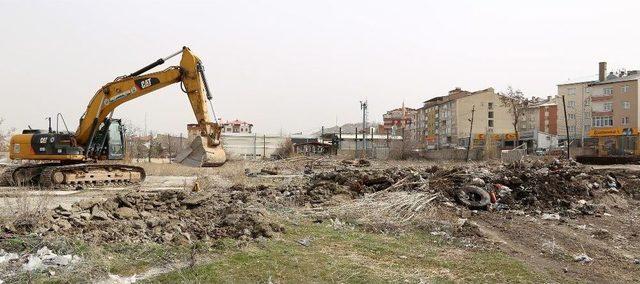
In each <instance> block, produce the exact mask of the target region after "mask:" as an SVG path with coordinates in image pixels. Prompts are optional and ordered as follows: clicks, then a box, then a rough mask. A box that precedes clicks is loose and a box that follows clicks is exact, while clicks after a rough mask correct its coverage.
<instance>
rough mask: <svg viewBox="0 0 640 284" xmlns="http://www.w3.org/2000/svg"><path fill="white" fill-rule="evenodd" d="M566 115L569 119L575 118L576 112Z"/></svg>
mask: <svg viewBox="0 0 640 284" xmlns="http://www.w3.org/2000/svg"><path fill="white" fill-rule="evenodd" d="M567 116H568V117H569V119H576V114H575V113H569V114H567Z"/></svg>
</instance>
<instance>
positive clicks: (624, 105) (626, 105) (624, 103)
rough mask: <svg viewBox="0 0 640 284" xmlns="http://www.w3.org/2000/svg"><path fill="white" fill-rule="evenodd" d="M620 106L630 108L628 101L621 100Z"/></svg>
mask: <svg viewBox="0 0 640 284" xmlns="http://www.w3.org/2000/svg"><path fill="white" fill-rule="evenodd" d="M622 108H624V109H630V108H631V103H629V102H622Z"/></svg>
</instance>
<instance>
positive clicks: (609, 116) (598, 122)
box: [588, 70, 640, 155]
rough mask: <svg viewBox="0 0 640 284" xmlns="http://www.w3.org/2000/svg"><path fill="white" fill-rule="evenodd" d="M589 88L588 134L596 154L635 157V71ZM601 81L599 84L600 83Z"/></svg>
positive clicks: (636, 135) (607, 79)
mask: <svg viewBox="0 0 640 284" xmlns="http://www.w3.org/2000/svg"><path fill="white" fill-rule="evenodd" d="M603 77H604V76H602V75H601V76H600V78H599V80H598V81H597V82H593V83H591V84H589V88H590V92H591V130H590V131H589V135H588V136H589V137H590V138H592V139H593V140H595V141H593V142H594V143H593V145H591V146H596V148H597V150H598V151H599V152H600V154H609V155H623V154H627V153H637V152H638V148H639V147H638V146H640V144H639V143H637V141H636V140H637V137H638V121H639V115H640V113H639V112H638V97H639V95H640V93H639V92H638V80H640V73H639V72H638V71H637V70H634V71H628V72H619V73H618V74H613V73H612V72H610V73H609V75H607V76H606V78H603ZM601 79H602V80H601Z"/></svg>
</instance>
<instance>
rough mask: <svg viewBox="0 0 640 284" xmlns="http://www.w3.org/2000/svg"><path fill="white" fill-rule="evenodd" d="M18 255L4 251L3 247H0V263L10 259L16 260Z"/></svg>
mask: <svg viewBox="0 0 640 284" xmlns="http://www.w3.org/2000/svg"><path fill="white" fill-rule="evenodd" d="M18 258H19V256H18V254H17V253H13V252H9V253H8V252H6V251H4V250H3V249H0V264H2V263H5V262H9V261H12V260H16V259H18Z"/></svg>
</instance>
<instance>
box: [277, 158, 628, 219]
mask: <svg viewBox="0 0 640 284" xmlns="http://www.w3.org/2000/svg"><path fill="white" fill-rule="evenodd" d="M623 179H637V178H636V177H635V176H620V175H619V174H618V175H616V174H614V173H612V172H607V171H602V170H600V171H595V170H593V169H591V168H589V167H585V166H582V165H580V164H577V163H575V162H573V161H564V160H557V159H554V160H551V161H540V160H534V161H523V162H519V163H513V164H506V165H505V164H457V165H448V166H439V165H438V166H431V167H427V168H421V169H418V168H412V167H404V168H387V169H370V168H367V169H358V168H343V169H339V170H335V171H330V172H320V173H316V174H314V175H312V176H311V178H310V179H309V181H308V183H307V184H306V185H302V186H300V185H297V186H296V185H293V186H292V185H289V186H283V187H281V188H280V189H279V192H280V193H284V194H285V196H289V195H295V194H299V196H298V200H299V201H300V202H301V203H308V204H311V205H321V204H325V203H327V202H329V201H330V200H332V198H333V197H334V196H336V195H340V196H348V197H350V198H357V197H361V196H363V195H365V194H367V193H375V192H380V191H387V192H388V191H410V192H427V193H442V198H443V199H444V200H442V201H449V200H451V201H452V200H457V201H458V202H459V203H461V204H462V205H464V206H466V207H469V208H471V209H485V208H487V207H488V206H489V207H493V208H494V209H497V210H507V209H514V210H542V211H548V210H554V212H555V211H562V212H568V213H569V214H585V215H598V214H603V213H604V212H605V211H606V208H604V207H602V206H599V205H596V204H593V203H591V202H589V200H592V199H593V198H594V197H596V196H597V195H599V194H603V193H618V192H619V191H620V190H621V189H622V187H623V186H622V185H623V184H624V183H626V181H625V182H622V180H623ZM548 218H549V219H554V218H555V215H554V216H549V217H548Z"/></svg>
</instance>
